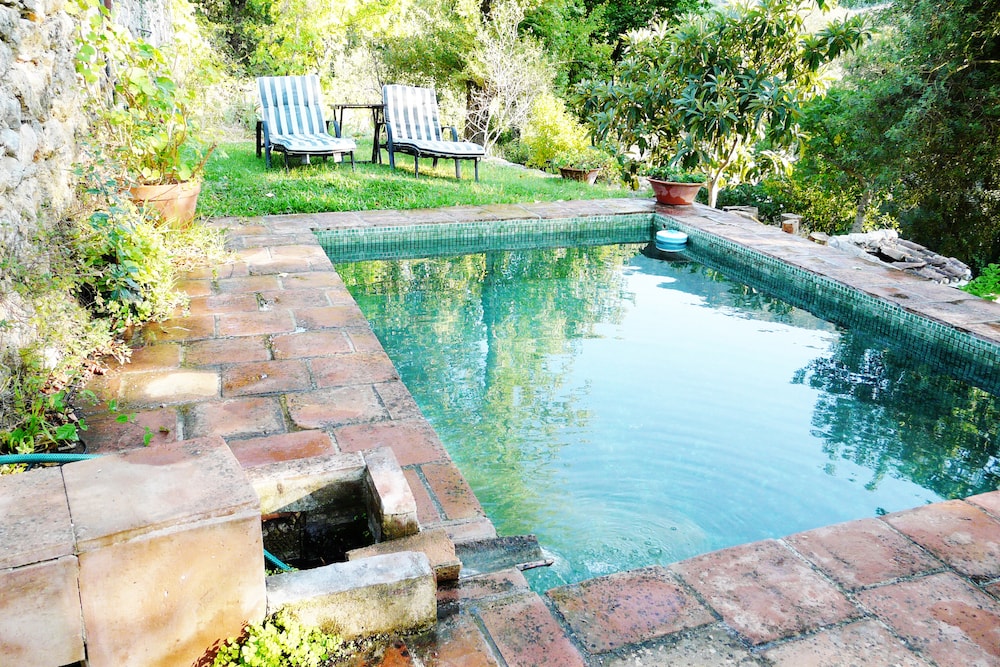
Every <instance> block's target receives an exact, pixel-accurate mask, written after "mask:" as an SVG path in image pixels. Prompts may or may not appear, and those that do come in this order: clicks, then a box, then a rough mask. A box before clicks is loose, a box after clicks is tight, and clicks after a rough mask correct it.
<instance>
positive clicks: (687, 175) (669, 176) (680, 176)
mask: <svg viewBox="0 0 1000 667" xmlns="http://www.w3.org/2000/svg"><path fill="white" fill-rule="evenodd" d="M646 176H647V177H648V178H654V179H656V180H658V181H670V182H671V183H704V182H705V175H704V174H701V173H698V172H693V171H683V170H680V169H676V168H674V167H665V166H664V167H653V168H651V169H647V170H646Z"/></svg>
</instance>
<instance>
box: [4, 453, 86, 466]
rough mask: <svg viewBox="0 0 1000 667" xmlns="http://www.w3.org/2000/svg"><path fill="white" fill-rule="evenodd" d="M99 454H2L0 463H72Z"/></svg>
mask: <svg viewBox="0 0 1000 667" xmlns="http://www.w3.org/2000/svg"><path fill="white" fill-rule="evenodd" d="M98 456H100V454H2V455H0V465H3V464H12V463H73V462H74V461H86V460H87V459H95V458H97V457H98Z"/></svg>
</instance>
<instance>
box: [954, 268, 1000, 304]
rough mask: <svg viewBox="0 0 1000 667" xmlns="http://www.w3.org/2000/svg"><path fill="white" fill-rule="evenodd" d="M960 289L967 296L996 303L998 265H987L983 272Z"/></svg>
mask: <svg viewBox="0 0 1000 667" xmlns="http://www.w3.org/2000/svg"><path fill="white" fill-rule="evenodd" d="M962 289H964V290H965V291H966V292H968V293H969V294H975V295H976V296H979V297H982V298H984V299H989V300H990V301H996V300H997V297H1000V265H998V264H987V265H986V266H985V267H984V268H983V272H982V273H980V274H979V275H978V276H977V277H976V278H974V279H973V280H971V281H970V282H969V284H968V285H966V286H965V287H963V288H962Z"/></svg>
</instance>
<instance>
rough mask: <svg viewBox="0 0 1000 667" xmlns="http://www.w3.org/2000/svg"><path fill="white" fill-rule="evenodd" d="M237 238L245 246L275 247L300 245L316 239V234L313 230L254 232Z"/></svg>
mask: <svg viewBox="0 0 1000 667" xmlns="http://www.w3.org/2000/svg"><path fill="white" fill-rule="evenodd" d="M236 240H238V241H239V242H240V244H241V245H242V246H243V247H244V248H274V247H276V246H285V245H299V244H302V243H307V242H309V241H315V240H316V236H315V235H314V234H313V233H312V232H308V231H307V232H300V233H298V234H269V233H261V234H253V235H248V236H241V237H238V238H237V239H236Z"/></svg>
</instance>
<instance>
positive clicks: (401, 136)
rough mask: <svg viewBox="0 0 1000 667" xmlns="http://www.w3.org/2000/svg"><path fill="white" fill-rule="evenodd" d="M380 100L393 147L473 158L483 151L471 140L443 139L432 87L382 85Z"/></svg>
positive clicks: (435, 154)
mask: <svg viewBox="0 0 1000 667" xmlns="http://www.w3.org/2000/svg"><path fill="white" fill-rule="evenodd" d="M382 101H383V102H384V103H385V122H386V123H387V124H388V125H389V127H390V128H391V129H392V143H393V146H394V148H396V149H399V150H402V151H404V152H410V151H416V152H419V153H420V154H421V155H430V156H437V157H453V156H456V155H457V156H462V157H470V158H472V157H478V156H482V155H485V154H486V150H485V149H484V148H483V147H482V146H480V145H479V144H474V143H472V142H470V141H444V140H443V137H442V136H441V123H440V120H439V117H438V105H437V95H436V94H435V93H434V89H433V88H418V87H416V86H401V85H398V84H393V85H388V86H383V87H382Z"/></svg>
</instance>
